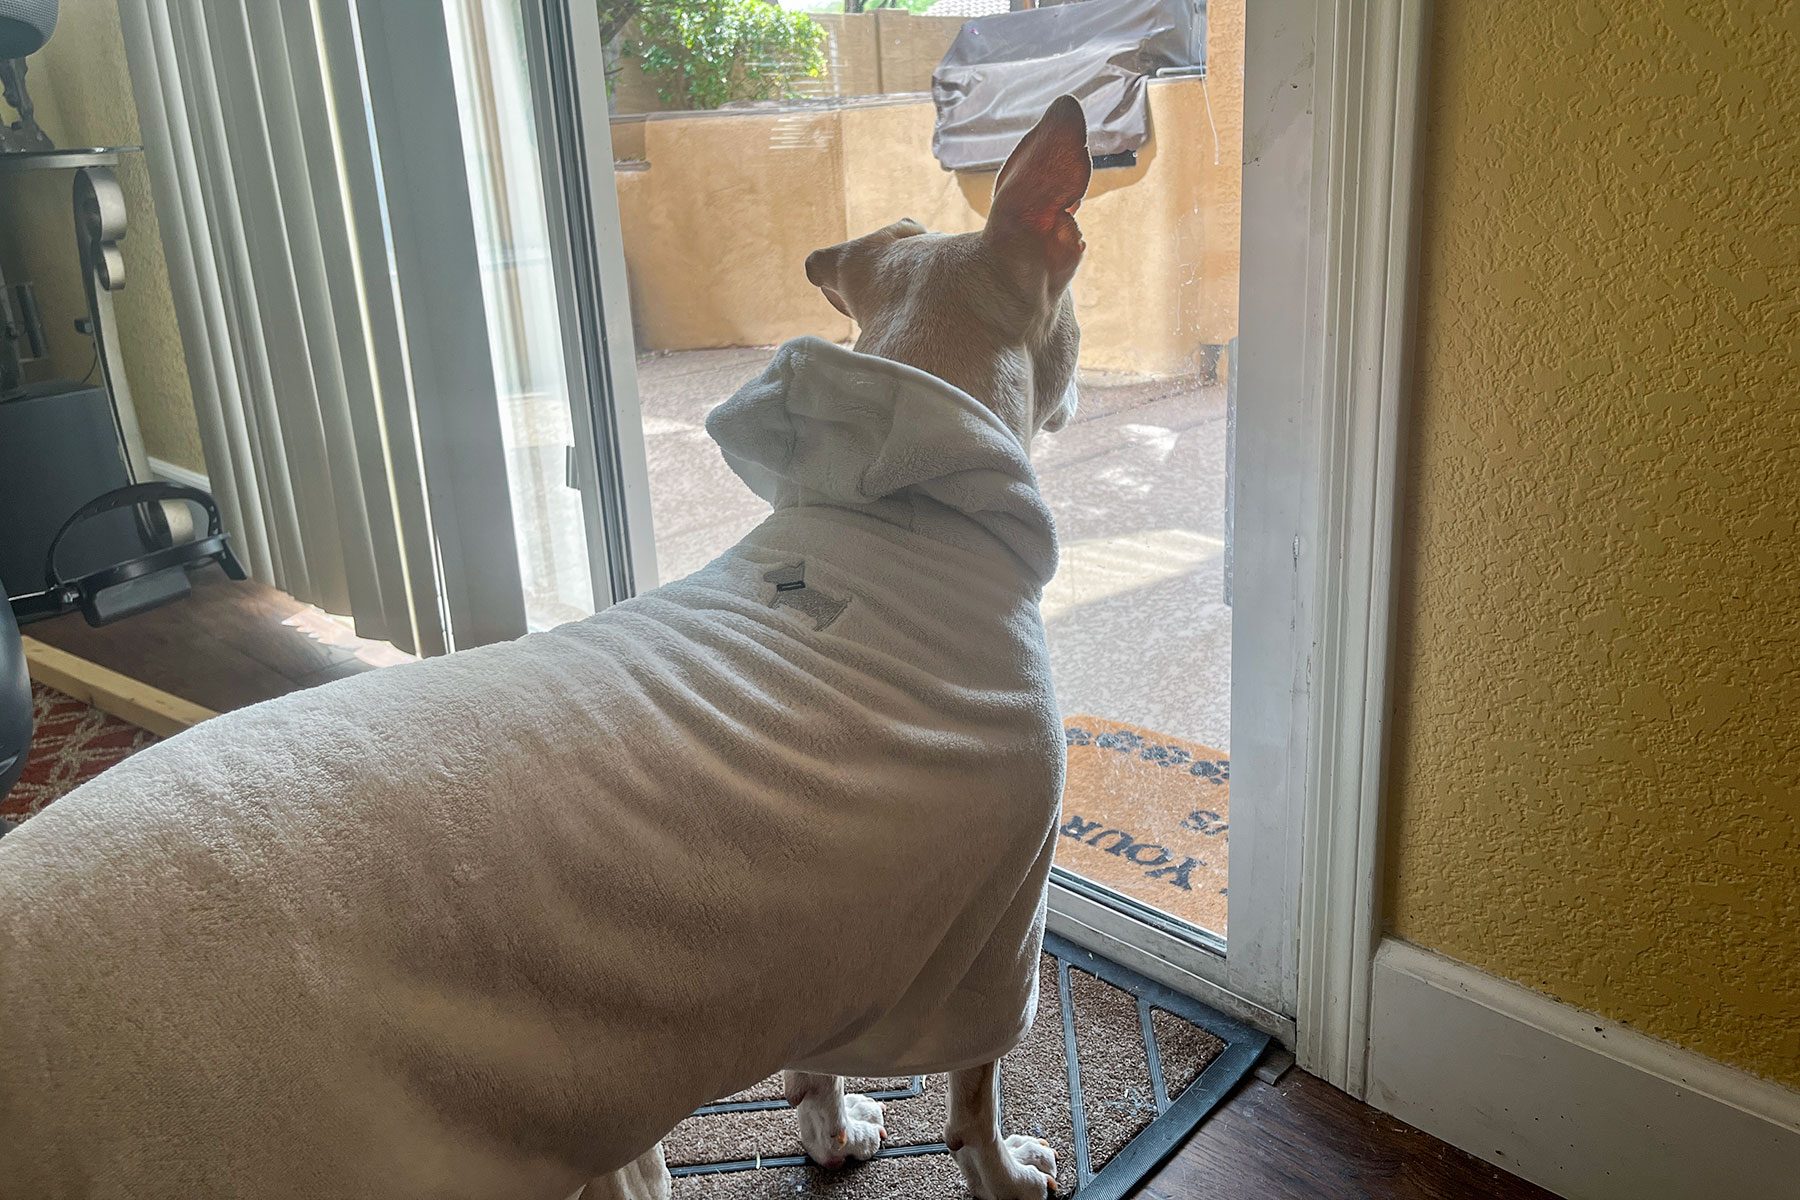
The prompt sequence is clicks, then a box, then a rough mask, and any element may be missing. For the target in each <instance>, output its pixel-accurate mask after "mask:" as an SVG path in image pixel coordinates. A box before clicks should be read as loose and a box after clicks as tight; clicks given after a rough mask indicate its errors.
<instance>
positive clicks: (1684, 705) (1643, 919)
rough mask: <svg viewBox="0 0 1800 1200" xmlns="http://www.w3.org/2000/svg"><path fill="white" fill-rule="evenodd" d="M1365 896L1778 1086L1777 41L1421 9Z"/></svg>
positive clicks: (1795, 720)
mask: <svg viewBox="0 0 1800 1200" xmlns="http://www.w3.org/2000/svg"><path fill="white" fill-rule="evenodd" d="M1433 10H1434V11H1433V22H1434V31H1433V34H1432V40H1431V46H1430V73H1431V75H1430V83H1429V89H1430V91H1429V95H1430V102H1429V115H1428V131H1427V136H1426V148H1425V158H1424V195H1423V223H1424V228H1423V244H1422V252H1423V259H1422V283H1421V298H1420V319H1419V330H1418V351H1419V353H1418V362H1417V375H1416V384H1417V386H1416V390H1415V395H1414V397H1413V402H1412V410H1411V414H1410V418H1409V432H1408V436H1409V440H1410V449H1409V455H1410V457H1409V462H1408V466H1407V470H1406V478H1405V480H1404V488H1405V492H1406V495H1407V502H1406V505H1405V513H1404V522H1405V523H1404V535H1403V538H1404V542H1403V551H1402V554H1401V563H1402V584H1401V611H1400V620H1399V629H1398V634H1399V636H1398V674H1397V687H1396V694H1395V714H1394V715H1395V722H1394V726H1393V743H1392V751H1393V758H1392V763H1393V771H1392V775H1391V778H1392V790H1391V794H1390V800H1391V814H1392V815H1391V823H1390V827H1389V841H1388V851H1389V853H1388V856H1387V862H1388V871H1387V893H1386V894H1387V904H1388V916H1389V921H1390V924H1391V927H1392V929H1393V931H1394V932H1395V933H1397V934H1398V935H1400V936H1402V937H1404V938H1406V939H1408V940H1411V941H1414V942H1418V943H1421V944H1423V945H1425V946H1429V947H1431V948H1433V949H1436V950H1440V951H1442V952H1444V953H1445V954H1448V955H1451V956H1453V957H1455V958H1458V959H1462V960H1465V961H1467V962H1470V963H1473V964H1475V965H1476V966H1479V967H1481V968H1484V969H1486V970H1488V971H1491V972H1493V973H1496V974H1498V975H1501V976H1504V977H1506V978H1509V979H1513V980H1517V981H1519V982H1521V983H1523V984H1526V985H1528V986H1530V987H1533V988H1537V989H1540V990H1542V991H1544V992H1547V993H1550V994H1551V995H1553V996H1556V997H1558V998H1560V999H1562V1000H1565V1001H1568V1002H1570V1003H1573V1004H1576V1005H1579V1006H1582V1007H1586V1008H1590V1009H1593V1010H1597V1011H1599V1012H1601V1013H1603V1014H1605V1015H1606V1016H1608V1017H1611V1018H1614V1019H1616V1020H1620V1021H1624V1022H1627V1023H1629V1024H1631V1025H1633V1026H1635V1027H1637V1028H1639V1029H1642V1030H1643V1031H1645V1032H1647V1033H1650V1034H1653V1035H1655V1036H1658V1037H1662V1038H1665V1039H1668V1040H1671V1041H1674V1042H1677V1043H1679V1044H1682V1045H1684V1046H1688V1047H1690V1048H1692V1049H1695V1050H1698V1051H1700V1052H1702V1053H1705V1054H1707V1055H1710V1056H1713V1057H1716V1058H1719V1059H1722V1060H1724V1061H1726V1062H1728V1063H1732V1064H1735V1065H1738V1066H1741V1067H1744V1068H1747V1069H1749V1070H1752V1071H1754V1072H1757V1073H1760V1074H1763V1075H1765V1076H1769V1077H1772V1078H1775V1079H1778V1080H1781V1081H1782V1082H1785V1083H1787V1084H1790V1085H1800V1019H1797V1014H1800V701H1797V698H1800V569H1797V566H1796V556H1797V555H1800V358H1797V351H1796V344H1797V341H1800V308H1797V304H1796V297H1797V296H1800V265H1797V263H1800V235H1797V233H1796V228H1797V227H1796V224H1795V208H1794V196H1795V194H1796V191H1795V189H1796V187H1797V186H1800V163H1797V151H1796V139H1795V131H1796V130H1797V129H1800V86H1796V76H1795V63H1797V62H1800V35H1797V33H1796V28H1797V27H1796V23H1795V22H1794V20H1793V16H1792V14H1793V6H1792V4H1791V3H1789V2H1788V0H1733V2H1732V3H1730V4H1706V5H1693V4H1689V3H1686V2H1685V0H1681V2H1668V0H1663V2H1658V3H1643V4H1618V3H1611V2H1606V0H1520V2H1519V3H1513V4H1493V3H1491V2H1488V0H1440V3H1438V4H1436V5H1434V6H1433Z"/></svg>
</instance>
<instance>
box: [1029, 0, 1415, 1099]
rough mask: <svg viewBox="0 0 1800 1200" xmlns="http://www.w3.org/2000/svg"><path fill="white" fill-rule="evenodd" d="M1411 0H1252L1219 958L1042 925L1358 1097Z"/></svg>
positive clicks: (1380, 720)
mask: <svg viewBox="0 0 1800 1200" xmlns="http://www.w3.org/2000/svg"><path fill="white" fill-rule="evenodd" d="M1426 3H1427V0H1249V6H1248V11H1247V14H1246V15H1247V18H1248V21H1247V32H1246V39H1247V41H1246V46H1245V87H1244V96H1245V113H1244V174H1243V225H1242V235H1241V236H1242V261H1243V263H1244V265H1245V270H1244V272H1243V276H1242V278H1243V284H1242V289H1241V295H1240V316H1239V328H1240V335H1239V342H1238V359H1239V363H1238V372H1239V385H1238V395H1237V447H1236V456H1237V458H1236V472H1235V488H1236V496H1235V498H1234V506H1235V513H1236V527H1235V530H1234V556H1235V557H1234V562H1235V576H1234V583H1233V586H1234V592H1235V595H1234V601H1235V602H1234V606H1233V618H1232V662H1233V668H1234V669H1233V683H1232V715H1231V729H1232V747H1231V749H1232V754H1231V757H1232V793H1233V798H1234V800H1235V801H1236V803H1234V804H1233V806H1232V818H1231V826H1232V828H1231V837H1232V845H1231V859H1230V874H1231V884H1230V887H1231V929H1230V938H1229V945H1228V947H1227V948H1226V953H1225V954H1224V956H1223V957H1220V956H1219V955H1218V954H1216V953H1208V952H1207V951H1206V950H1204V949H1203V948H1200V947H1196V946H1192V945H1182V944H1179V943H1177V942H1176V941H1175V940H1174V939H1172V938H1169V937H1168V936H1167V935H1160V934H1158V933H1157V932H1156V931H1155V930H1153V929H1151V928H1150V927H1149V926H1147V925H1145V924H1143V923H1142V922H1133V921H1132V919H1131V918H1129V917H1123V916H1120V915H1117V914H1112V913H1108V912H1106V911H1105V910H1104V909H1102V908H1101V906H1099V905H1097V904H1094V903H1093V902H1092V901H1091V900H1089V899H1086V898H1084V897H1080V896H1068V895H1066V894H1062V895H1058V896H1057V897H1056V898H1055V901H1054V911H1053V915H1052V926H1053V928H1057V929H1058V930H1059V931H1060V932H1064V933H1066V934H1068V935H1069V936H1071V937H1073V938H1074V939H1076V940H1078V941H1081V942H1083V943H1084V944H1088V945H1091V946H1094V947H1095V948H1096V949H1102V950H1104V951H1105V952H1106V953H1108V954H1110V955H1111V956H1113V957H1115V958H1119V959H1121V960H1122V961H1125V962H1126V963H1128V964H1129V965H1133V966H1136V967H1137V968H1138V969H1139V970H1142V971H1144V972H1145V973H1147V974H1150V975H1152V976H1153V977H1155V978H1157V979H1158V980H1159V981H1161V982H1164V983H1167V984H1169V985H1171V986H1174V987H1176V988H1179V989H1181V990H1184V991H1188V992H1190V993H1192V994H1195V995H1197V996H1199V997H1200V998H1202V999H1205V1000H1208V1001H1210V1002H1212V1003H1215V1004H1218V1005H1219V1006H1221V1007H1223V1008H1225V1009H1227V1010H1228V1011H1230V1012H1232V1013H1233V1015H1236V1016H1239V1017H1240V1018H1243V1019H1246V1020H1249V1021H1251V1022H1252V1023H1254V1024H1257V1025H1259V1026H1261V1027H1262V1028H1265V1029H1267V1030H1269V1031H1270V1032H1272V1033H1274V1034H1275V1035H1276V1036H1277V1037H1278V1038H1280V1039H1282V1040H1283V1041H1284V1042H1287V1043H1289V1044H1291V1045H1292V1046H1293V1047H1294V1050H1295V1056H1296V1060H1297V1061H1298V1063H1299V1065H1300V1066H1301V1067H1302V1068H1303V1069H1305V1070H1307V1071H1310V1072H1312V1073H1313V1074H1316V1075H1319V1076H1320V1077H1322V1078H1324V1079H1325V1080H1327V1081H1328V1082H1330V1083H1332V1084H1335V1085H1336V1086H1338V1087H1341V1088H1344V1089H1345V1090H1347V1091H1349V1092H1351V1093H1352V1094H1355V1095H1359V1096H1360V1095H1361V1094H1362V1092H1363V1090H1364V1083H1365V1075H1366V1061H1367V1049H1368V1014H1369V983H1370V979H1371V975H1372V970H1373V961H1374V952H1375V944H1376V941H1377V939H1378V937H1379V932H1380V930H1379V928H1378V921H1377V903H1378V896H1377V878H1378V866H1379V857H1380V856H1379V851H1380V834H1381V789H1382V765H1383V756H1382V751H1383V738H1384V735H1385V716H1386V709H1387V686H1388V663H1389V656H1390V644H1391V637H1390V632H1391V628H1392V622H1393V608H1394V597H1393V553H1394V543H1395V534H1396V517H1397V511H1396V506H1395V501H1396V495H1397V492H1398V480H1399V452H1400V436H1399V434H1400V428H1401V426H1400V416H1401V412H1402V401H1403V397H1404V393H1405V388H1406V385H1407V381H1408V355H1407V342H1406V334H1407V329H1408V324H1409V316H1410V307H1409V306H1410V300H1411V287H1412V269H1413V245H1414V240H1415V239H1414V225H1415V208H1416V205H1415V203H1414V195H1415V185H1416V159H1417V141H1418V134H1419V128H1420V123H1421V120H1420V118H1421V104H1422V100H1423V88H1422V78H1421V76H1422V71H1423V63H1424V43H1425V28H1426V23H1425V17H1426ZM1134 924H1135V926H1136V927H1135V928H1133V926H1134ZM1146 946H1148V947H1151V949H1149V950H1146V949H1145V948H1144V947H1146Z"/></svg>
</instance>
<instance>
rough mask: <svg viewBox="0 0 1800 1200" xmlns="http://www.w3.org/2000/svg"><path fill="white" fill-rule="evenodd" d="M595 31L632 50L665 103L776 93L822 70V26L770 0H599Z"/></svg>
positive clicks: (704, 103)
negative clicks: (618, 40)
mask: <svg viewBox="0 0 1800 1200" xmlns="http://www.w3.org/2000/svg"><path fill="white" fill-rule="evenodd" d="M598 2H599V5H600V23H601V33H602V34H603V35H604V36H605V38H606V40H607V42H608V43H609V44H610V43H611V42H612V41H613V39H614V38H617V37H620V36H621V35H623V42H622V43H621V45H620V49H621V51H622V52H623V53H624V54H626V55H627V56H630V57H634V58H637V59H638V60H639V61H640V62H641V63H642V64H643V68H644V73H645V74H646V75H648V76H649V77H650V78H651V80H652V81H653V82H654V83H655V84H656V87H657V93H658V94H659V95H660V96H661V98H662V101H663V103H665V104H670V105H674V106H676V107H679V108H690V109H691V108H717V107H719V106H720V105H721V104H726V103H729V102H730V101H733V100H778V99H786V98H789V97H792V96H794V95H796V94H798V93H797V86H796V85H797V84H798V82H799V81H800V80H802V79H816V78H818V77H819V76H820V75H822V74H824V72H825V29H824V27H823V26H821V25H820V24H819V23H818V22H817V21H815V20H813V19H812V18H811V17H809V16H807V15H806V14H805V13H800V12H787V11H785V10H783V9H782V8H780V7H779V6H777V5H775V4H771V3H768V0H598Z"/></svg>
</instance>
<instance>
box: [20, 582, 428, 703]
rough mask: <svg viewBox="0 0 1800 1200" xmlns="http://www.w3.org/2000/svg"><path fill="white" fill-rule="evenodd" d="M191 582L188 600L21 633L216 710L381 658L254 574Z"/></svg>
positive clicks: (71, 618) (69, 619)
mask: <svg viewBox="0 0 1800 1200" xmlns="http://www.w3.org/2000/svg"><path fill="white" fill-rule="evenodd" d="M193 585H194V593H193V595H192V596H190V597H188V598H187V599H186V600H177V601H176V602H174V603H173V604H167V605H164V606H163V607H162V608H158V609H155V610H153V611H151V612H147V613H144V614H142V615H140V616H136V617H130V618H128V619H126V620H123V621H120V622H118V623H117V624H114V625H105V626H102V627H100V628H99V629H94V628H92V627H90V626H89V625H88V624H87V622H85V621H83V620H82V619H81V615H80V614H79V613H70V614H68V615H67V616H62V617H57V618H56V619H55V620H51V621H38V622H35V623H34V624H31V625H27V626H26V627H25V628H24V630H23V632H24V634H25V635H26V636H27V637H30V638H35V639H36V640H37V641H39V642H42V643H44V644H45V645H48V646H53V647H55V648H56V649H58V650H62V651H66V652H67V653H69V654H73V655H75V656H76V657H78V658H83V659H86V660H87V661H89V662H91V663H95V664H98V665H99V666H102V667H105V668H107V669H108V670H112V671H117V672H119V673H120V674H122V675H129V676H131V677H132V678H134V679H138V680H141V681H142V682H144V683H147V684H150V685H151V686H152V687H155V688H159V689H161V690H162V691H165V692H169V693H171V694H173V695H175V696H179V697H180V698H181V699H183V700H186V701H188V702H190V703H192V704H197V705H199V706H200V707H202V708H207V709H211V710H213V711H215V712H227V711H229V710H231V709H234V708H243V707H245V706H246V705H250V704H255V703H258V702H259V701H262V700H272V699H274V698H275V697H276V696H285V695H286V694H287V693H289V692H292V691H297V690H299V689H301V688H307V687H313V686H315V685H317V684H321V683H328V682H330V681H331V680H333V679H341V678H343V677H344V676H346V675H354V674H356V673H357V672H359V671H369V670H373V669H374V667H375V662H372V661H370V660H371V659H380V657H381V655H380V654H379V652H373V651H371V649H370V646H371V645H372V644H371V643H356V642H354V639H351V638H349V635H348V631H347V630H342V629H340V628H336V627H333V628H327V629H324V630H322V631H321V629H320V620H321V618H320V617H319V616H318V614H317V613H316V612H315V611H314V610H310V609H309V608H308V606H307V605H304V604H301V603H300V602H299V601H298V600H295V599H294V598H293V597H291V596H288V595H285V594H283V593H281V592H278V591H276V590H275V589H274V588H272V587H267V586H265V585H263V584H260V583H257V582H255V581H254V580H246V581H244V582H242V583H233V582H231V581H230V580H228V579H226V578H225V577H224V576H223V575H221V574H219V573H218V572H217V571H215V570H207V571H202V572H199V573H197V574H195V575H194V576H193ZM321 632H323V634H324V636H323V637H322V636H321ZM327 638H329V639H331V640H332V641H339V642H340V644H335V645H334V644H331V642H330V641H328V640H326V639H327ZM394 653H395V652H394V651H393V650H391V649H388V650H387V654H389V655H392V654H394Z"/></svg>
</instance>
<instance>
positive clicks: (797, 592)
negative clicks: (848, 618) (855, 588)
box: [763, 562, 850, 630]
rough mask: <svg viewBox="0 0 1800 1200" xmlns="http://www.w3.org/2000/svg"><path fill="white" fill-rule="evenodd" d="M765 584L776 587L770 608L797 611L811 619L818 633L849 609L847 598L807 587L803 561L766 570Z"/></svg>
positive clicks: (764, 574)
mask: <svg viewBox="0 0 1800 1200" xmlns="http://www.w3.org/2000/svg"><path fill="white" fill-rule="evenodd" d="M763 582H764V583H772V584H774V585H775V598H774V599H773V600H771V601H769V607H770V608H791V609H794V610H796V611H797V612H799V614H800V615H801V616H803V617H805V618H807V619H808V620H810V621H811V622H812V623H813V629H815V630H823V629H824V628H825V627H826V626H828V625H830V624H831V623H832V622H833V621H835V620H837V619H838V618H839V617H841V616H843V615H844V610H845V609H846V608H849V607H850V601H849V600H848V599H844V600H839V599H836V598H835V597H832V596H827V595H826V594H825V593H824V592H821V591H819V590H818V589H817V588H811V587H807V586H806V564H805V563H803V562H800V563H795V564H794V565H793V566H791V567H776V568H775V569H774V570H771V571H765V572H764V573H763Z"/></svg>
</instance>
